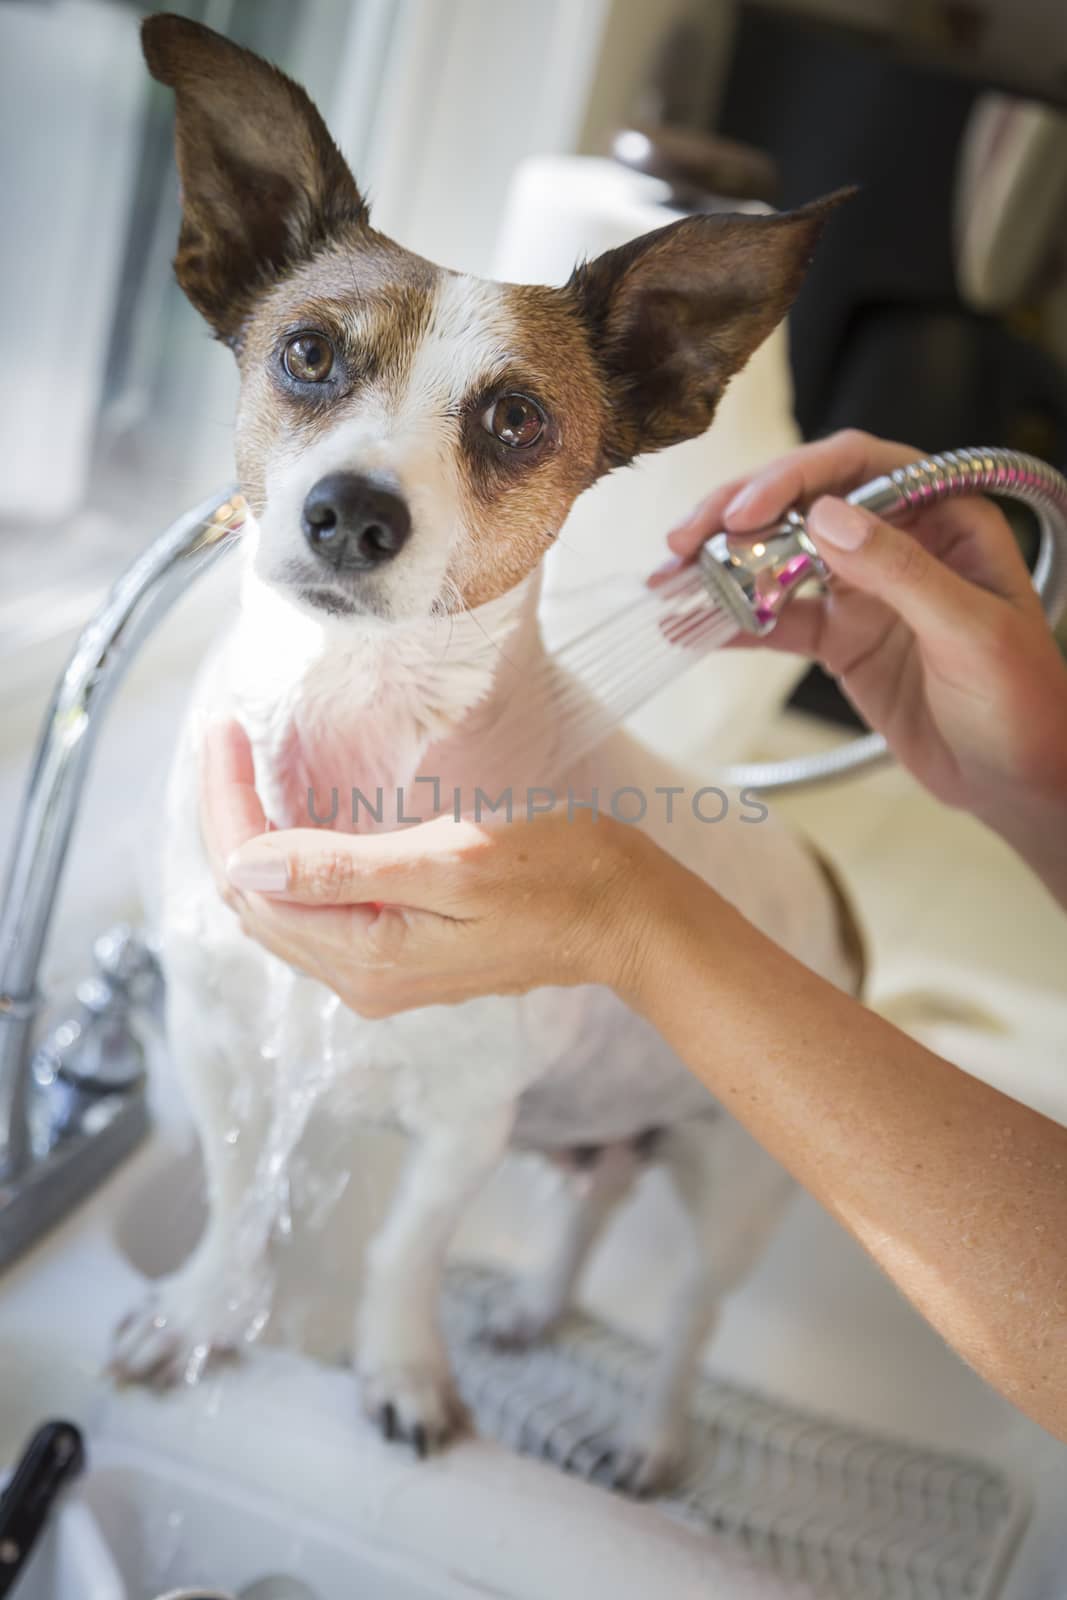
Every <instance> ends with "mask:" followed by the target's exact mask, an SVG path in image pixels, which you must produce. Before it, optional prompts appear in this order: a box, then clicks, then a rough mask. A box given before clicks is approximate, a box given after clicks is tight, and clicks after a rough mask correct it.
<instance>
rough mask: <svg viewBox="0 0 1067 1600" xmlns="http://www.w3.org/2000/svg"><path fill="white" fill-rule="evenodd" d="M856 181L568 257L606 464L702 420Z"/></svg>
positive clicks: (673, 440)
mask: <svg viewBox="0 0 1067 1600" xmlns="http://www.w3.org/2000/svg"><path fill="white" fill-rule="evenodd" d="M854 192H855V191H854V190H842V191H840V192H839V193H838V194H833V195H830V196H828V198H827V199H825V200H818V201H816V202H815V203H814V204H812V205H809V206H805V207H804V208H803V209H802V210H800V211H788V212H781V213H778V214H776V215H771V216H746V215H744V214H742V213H740V212H736V213H735V212H730V213H720V214H718V215H715V214H712V215H702V216H695V217H685V218H684V219H683V220H682V221H681V222H673V223H670V224H668V226H667V227H665V228H659V229H657V230H656V232H655V233H648V234H645V235H644V236H643V237H641V238H639V239H634V240H633V241H632V242H631V243H629V244H624V245H620V247H619V248H618V249H617V250H609V251H607V253H606V254H605V255H602V256H598V257H597V258H596V260H595V261H589V262H586V263H584V264H583V265H582V266H580V267H578V268H577V269H576V271H575V273H574V275H573V277H572V278H571V281H570V283H569V285H568V290H569V291H570V293H571V294H572V295H574V296H575V297H576V298H577V301H578V306H579V309H580V311H581V314H582V316H583V317H584V318H585V320H586V322H587V324H588V326H589V328H590V330H591V333H592V338H593V347H594V350H595V352H596V355H597V357H598V359H599V362H600V366H601V370H602V371H603V373H604V376H605V378H606V380H607V387H608V400H609V404H610V407H611V417H610V419H609V423H608V429H607V434H606V437H605V439H604V444H603V452H604V465H605V467H617V466H622V465H624V464H625V463H626V462H628V461H632V460H633V458H634V456H637V455H641V454H642V453H643V452H645V451H649V450H662V449H664V448H665V446H667V445H671V444H678V443H679V442H680V441H681V440H683V439H691V438H693V437H694V435H696V434H698V433H703V432H704V430H705V428H707V427H708V425H709V423H710V422H711V419H712V417H713V416H714V414H715V407H716V406H717V405H718V403H719V399H720V397H721V395H722V392H723V390H724V389H725V388H726V385H727V383H728V382H729V380H730V379H731V378H732V377H733V375H734V373H735V372H738V371H740V369H741V368H742V367H743V366H744V364H745V362H746V361H747V360H748V358H749V356H750V355H751V354H752V353H753V351H754V350H756V349H757V348H758V346H759V345H761V344H762V343H763V341H764V339H765V338H766V337H767V335H768V334H769V333H770V332H771V329H772V328H774V327H775V326H776V325H777V324H778V323H779V322H780V321H781V319H782V318H783V317H784V316H785V314H786V312H787V311H788V309H789V307H790V305H791V304H792V302H793V300H794V299H795V297H796V294H797V291H798V290H799V288H800V285H801V282H802V281H803V278H804V273H805V270H806V268H807V266H808V262H809V261H810V259H811V256H812V252H813V251H814V249H815V245H816V243H817V241H818V238H819V235H820V234H821V232H822V230H823V227H824V225H825V223H826V220H827V218H828V217H829V215H830V213H831V212H832V211H833V210H834V209H835V207H836V206H838V205H839V204H840V203H841V201H842V200H845V199H848V198H849V197H850V196H851V195H852V194H853V193H854Z"/></svg>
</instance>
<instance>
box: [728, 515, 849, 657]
mask: <svg viewBox="0 0 1067 1600" xmlns="http://www.w3.org/2000/svg"><path fill="white" fill-rule="evenodd" d="M699 560H700V570H701V573H702V575H703V577H704V582H705V583H706V584H707V587H708V591H709V593H710V594H711V596H712V598H713V599H714V601H715V603H716V605H718V606H720V607H721V608H722V609H723V610H724V611H726V612H728V613H729V615H730V616H731V617H732V618H733V620H734V621H735V622H736V623H737V625H738V627H739V628H741V629H742V630H743V631H744V632H745V633H754V634H758V635H762V634H766V633H770V631H771V629H772V628H773V627H774V625H775V623H776V622H777V621H778V618H779V616H780V615H781V613H782V610H783V608H784V607H785V605H786V603H787V601H788V600H789V599H790V597H791V596H792V595H793V594H794V593H795V592H796V590H797V589H798V588H799V587H800V585H801V584H802V583H806V582H808V580H809V579H812V578H814V579H816V580H818V581H819V582H825V581H826V579H827V577H828V572H827V569H826V567H825V566H824V564H823V562H822V561H821V560H820V559H819V554H818V551H817V550H816V548H815V546H814V545H813V544H812V542H811V540H810V538H809V537H808V531H807V527H806V526H805V523H804V518H803V517H802V516H801V514H800V512H799V511H787V512H786V514H785V516H784V517H783V518H782V520H781V522H779V523H777V524H776V525H775V526H773V527H770V528H766V529H764V530H763V531H762V532H760V533H757V534H735V533H717V534H715V535H714V536H713V537H712V538H711V539H709V540H708V542H707V544H705V545H704V547H703V549H702V550H701V552H700V558H699Z"/></svg>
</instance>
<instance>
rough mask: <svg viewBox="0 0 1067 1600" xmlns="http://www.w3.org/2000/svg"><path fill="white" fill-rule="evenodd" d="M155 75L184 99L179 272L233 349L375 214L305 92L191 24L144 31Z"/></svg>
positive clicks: (150, 24) (155, 21) (151, 24)
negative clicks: (278, 296) (337, 232)
mask: <svg viewBox="0 0 1067 1600" xmlns="http://www.w3.org/2000/svg"><path fill="white" fill-rule="evenodd" d="M141 42H142V46H143V48H144V55H145V60H146V61H147V63H148V69H149V71H150V72H151V74H152V76H153V77H154V78H158V79H159V81H160V83H165V84H168V85H169V86H170V87H171V88H172V89H173V90H174V91H175V96H176V100H177V120H176V143H177V154H178V172H179V174H180V177H181V188H182V226H181V234H180V237H179V240H178V254H177V256H176V258H175V262H174V268H175V272H176V273H177V276H178V282H179V283H180V284H181V286H182V288H183V289H184V290H185V293H186V294H187V295H188V297H189V299H190V300H191V301H192V303H193V305H194V306H196V308H197V310H198V311H200V312H201V313H202V314H203V315H204V316H205V317H206V318H207V320H208V322H210V323H211V325H212V327H213V328H214V329H215V332H216V333H217V334H218V336H219V337H220V338H221V339H224V340H225V341H226V342H227V343H228V344H231V345H236V344H238V343H239V342H240V330H241V326H242V323H243V322H244V320H245V318H246V317H247V315H248V312H249V309H250V307H251V305H252V302H253V301H254V299H255V297H256V294H257V293H258V292H259V291H260V290H261V289H262V288H263V287H264V286H265V285H266V284H268V283H270V282H272V281H273V280H274V279H276V278H277V277H279V276H281V275H282V274H283V273H284V272H285V271H286V270H287V269H288V268H289V267H291V266H292V265H293V264H294V263H295V262H297V261H300V260H303V259H306V257H307V256H309V255H311V254H312V253H313V252H314V251H315V249H316V248H317V247H318V246H319V245H321V244H322V243H323V242H324V241H325V240H326V239H327V238H328V237H329V235H330V233H331V232H332V231H333V230H334V229H336V228H337V227H338V226H340V225H344V224H351V223H356V224H359V225H365V224H366V219H367V214H366V208H365V206H364V204H363V201H362V199H361V198H360V195H359V191H358V189H357V188H356V185H355V183H354V181H353V179H352V175H351V173H350V172H349V170H348V168H347V166H346V165H345V162H344V159H343V158H342V156H341V154H340V151H339V150H338V149H337V147H336V145H335V144H334V142H333V140H332V139H331V138H330V135H329V133H328V132H327V131H326V126H325V124H324V123H323V120H322V118H321V117H320V116H319V113H318V112H317V111H316V109H315V107H314V106H313V105H312V103H311V101H310V100H309V99H308V97H307V95H306V94H305V93H304V91H303V89H301V88H300V87H299V85H298V84H295V83H293V82H292V80H291V79H289V78H287V77H286V76H285V74H284V73H282V72H279V71H278V70H277V69H276V68H275V67H272V66H269V65H268V64H267V62H265V61H261V60H260V58H259V57H258V56H255V55H253V54H252V53H251V52H250V51H248V50H242V49H241V48H240V47H239V46H238V45H235V44H232V43H231V42H230V40H228V39H224V38H222V36H221V35H220V34H217V33H214V32H212V30H211V29H210V28H205V27H202V26H201V25H200V24H199V23H196V22H189V21H188V20H187V19H186V18H184V17H176V16H168V15H161V16H155V17H149V18H148V19H147V21H146V22H145V23H144V26H143V29H142V33H141Z"/></svg>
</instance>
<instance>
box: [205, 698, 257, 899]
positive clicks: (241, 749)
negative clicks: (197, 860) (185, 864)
mask: <svg viewBox="0 0 1067 1600" xmlns="http://www.w3.org/2000/svg"><path fill="white" fill-rule="evenodd" d="M200 817H201V827H202V829H203V835H204V843H205V845H206V846H207V850H208V855H209V857H210V858H211V861H212V864H213V866H215V867H216V868H217V869H218V870H221V867H222V864H223V863H224V862H225V861H226V858H227V857H228V856H229V855H230V854H231V853H232V851H234V850H236V849H237V848H238V847H239V846H240V845H242V844H244V842H245V841H246V840H247V839H251V838H254V837H255V835H257V834H261V833H263V831H264V830H265V828H266V826H267V819H266V817H265V815H264V813H263V807H262V805H261V804H260V800H259V796H258V795H257V793H256V775H255V768H254V765H253V761H252V746H251V745H250V744H249V742H248V736H247V734H246V733H245V731H244V729H243V728H242V727H241V725H240V724H239V723H237V722H225V723H213V724H211V725H210V726H209V727H208V729H207V732H206V734H205V736H204V742H203V745H202V747H201V752H200Z"/></svg>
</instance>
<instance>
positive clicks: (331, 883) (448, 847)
mask: <svg viewBox="0 0 1067 1600" xmlns="http://www.w3.org/2000/svg"><path fill="white" fill-rule="evenodd" d="M201 828H202V832H203V837H204V842H205V846H206V848H207V852H208V857H209V859H210V862H211V866H212V870H213V873H214V876H215V881H216V884H217V887H218V890H219V893H220V894H221V895H222V897H223V899H224V900H225V901H226V903H227V904H228V905H229V906H230V907H231V908H232V910H233V911H234V912H236V914H237V916H238V917H239V918H240V921H241V926H242V928H243V929H244V931H245V932H246V933H247V934H249V935H250V936H251V937H252V938H254V939H256V940H258V942H259V943H260V944H262V945H264V946H265V947H266V948H267V949H268V950H270V951H272V952H273V954H274V955H276V956H279V957H280V958H281V959H282V960H283V961H286V962H288V963H289V965H290V966H293V967H296V968H297V969H298V970H299V971H301V972H303V973H306V974H307V975H308V976H309V977H313V978H317V979H318V980H319V981H321V982H322V983H324V984H326V985H327V987H329V988H330V989H332V990H333V991H334V993H336V994H337V995H339V996H340V998H341V1000H342V1002H343V1003H344V1004H345V1005H347V1006H349V1007H350V1008H351V1009H352V1010H353V1011H357V1012H359V1013H360V1015H362V1016H365V1017H384V1016H389V1015H392V1013H394V1012H397V1011H407V1010H410V1009H412V1008H414V1007H417V1006H428V1005H453V1004H456V1003H458V1002H459V1001H462V1000H469V999H471V998H472V997H473V996H475V995H483V994H518V993H522V992H524V991H526V990H527V989H534V988H539V987H542V986H545V985H553V984H574V983H606V984H609V985H611V986H612V987H614V988H616V989H618V990H619V991H620V992H626V991H627V989H628V988H629V987H630V986H631V984H632V982H633V981H634V978H635V974H636V971H637V968H638V967H639V966H640V964H641V961H642V957H643V948H644V928H645V926H646V922H647V918H646V917H645V915H644V914H643V912H644V909H645V906H646V903H647V901H648V900H649V899H652V900H654V899H655V893H656V889H655V885H656V881H657V872H656V862H657V860H658V861H659V862H660V863H661V864H662V867H663V869H664V870H666V869H667V868H668V867H669V866H670V863H668V862H667V859H666V858H665V857H662V855H661V853H660V852H658V851H656V849H655V847H654V846H653V845H651V844H650V843H649V841H648V840H646V839H645V838H644V836H643V835H641V834H639V833H638V832H637V830H636V829H634V828H632V827H627V826H625V825H624V824H622V823H618V822H615V821H613V820H612V819H611V818H609V817H601V818H595V817H593V816H592V815H591V814H590V813H589V812H587V811H584V810H582V811H575V813H574V815H573V817H572V816H570V815H569V814H568V811H567V808H566V807H557V809H556V810H555V811H553V812H547V813H542V814H539V815H537V816H536V817H535V818H534V819H533V820H529V821H521V820H516V821H514V822H510V823H509V822H505V821H504V820H503V819H502V818H501V819H496V818H494V819H493V820H492V821H490V822H484V823H483V822H479V823H474V822H471V821H468V820H463V821H460V822H456V821H455V820H454V818H453V817H452V816H451V815H448V816H444V817H438V818H437V819H436V820H435V821H433V822H425V823H419V824H417V825H416V826H414V827H411V828H405V829H402V830H399V831H397V832H392V833H380V834H364V835H354V834H341V833H332V832H330V831H328V830H325V829H313V828H300V829H293V830H291V831H288V832H267V822H266V818H265V816H264V813H263V808H262V806H261V804H260V801H259V797H258V795H257V794H256V790H255V774H254V770H253V765H252V752H251V748H250V746H249V743H248V740H247V738H246V736H245V734H244V732H243V730H242V729H241V728H240V727H239V726H238V725H237V724H236V723H229V724H225V725H219V726H215V727H212V728H209V729H208V731H207V735H206V738H205V743H204V749H203V756H202V775H201ZM646 890H647V892H646Z"/></svg>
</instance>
